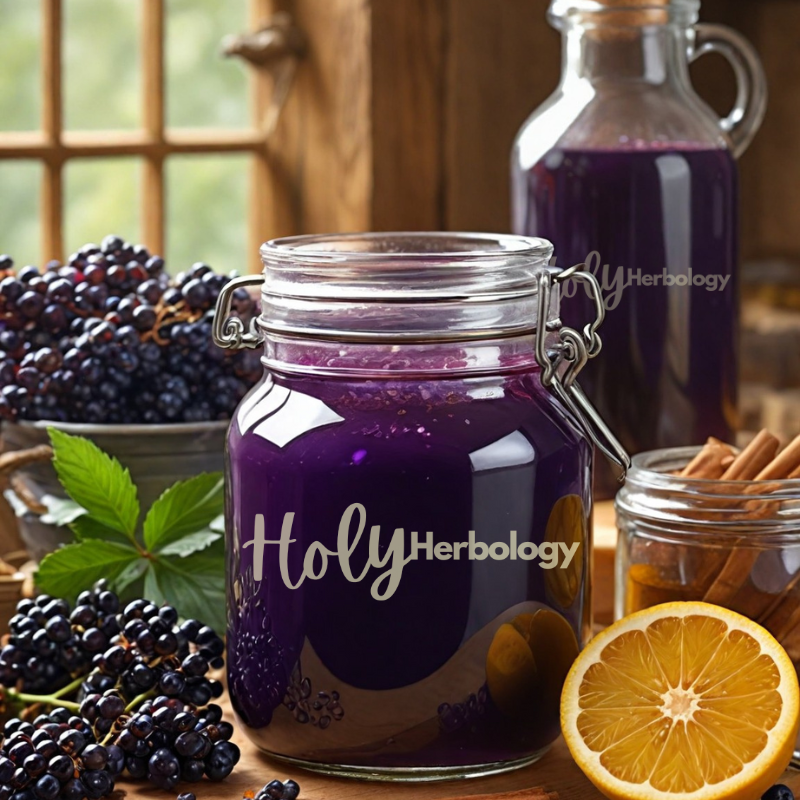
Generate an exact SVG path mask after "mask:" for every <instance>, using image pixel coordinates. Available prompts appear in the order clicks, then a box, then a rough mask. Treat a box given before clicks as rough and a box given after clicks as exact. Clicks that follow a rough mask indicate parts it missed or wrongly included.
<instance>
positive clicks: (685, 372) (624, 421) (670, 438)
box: [512, 0, 766, 497]
mask: <svg viewBox="0 0 800 800" xmlns="http://www.w3.org/2000/svg"><path fill="white" fill-rule="evenodd" d="M699 5H700V4H699V2H696V0H672V2H661V3H658V2H652V3H650V4H647V3H645V4H641V5H635V4H634V3H633V2H630V1H629V2H627V3H626V2H624V0H623V2H622V3H620V2H612V0H600V1H599V2H593V1H592V0H554V2H553V3H552V4H551V6H550V12H549V19H550V22H551V23H552V24H553V25H554V26H555V27H556V28H557V29H559V30H560V31H561V33H562V35H563V72H562V78H561V83H560V85H559V87H558V89H557V90H556V92H555V93H554V94H553V95H552V96H551V97H550V99H549V100H547V101H546V102H545V103H544V105H542V106H541V107H540V108H539V109H538V110H537V111H536V112H535V113H534V114H533V116H532V117H530V119H528V121H527V122H526V123H525V124H524V126H523V127H522V130H521V131H520V133H519V136H518V138H517V141H516V144H515V147H514V153H513V159H512V173H513V207H514V229H515V231H516V232H518V233H525V234H528V235H537V236H543V237H546V238H548V239H550V240H551V241H552V242H553V243H554V244H555V251H556V254H557V256H558V263H559V265H560V266H561V267H567V266H570V265H572V264H575V263H580V262H586V263H587V265H588V267H589V269H590V270H591V271H592V272H593V273H594V274H595V275H596V276H597V277H598V279H600V281H601V284H602V287H603V292H604V297H605V303H606V308H607V312H608V313H607V317H606V323H605V326H604V335H603V339H604V341H605V342H606V344H607V346H608V347H609V349H610V350H612V352H613V355H612V356H611V357H609V358H604V359H599V360H597V361H595V362H593V363H592V364H590V365H588V366H587V368H586V370H585V372H584V375H583V378H582V383H583V384H584V386H585V388H586V392H587V394H588V395H589V397H590V399H591V400H592V402H593V403H594V405H595V406H596V407H597V409H598V410H599V412H600V413H601V415H602V416H603V417H604V418H605V420H606V421H607V422H608V424H609V425H610V427H611V428H612V429H613V430H614V431H615V433H616V434H617V435H618V436H619V437H620V439H621V440H622V443H623V444H624V445H625V447H626V449H627V450H628V451H629V452H633V453H636V452H641V451H644V450H652V449H655V448H659V447H670V446H681V445H690V444H699V443H701V442H702V441H705V439H706V438H707V437H708V436H717V437H719V438H721V439H723V440H725V441H728V440H730V434H731V431H732V430H734V429H735V428H736V421H737V416H736V407H737V337H738V323H737V319H738V281H737V269H736V267H737V258H738V176H737V167H736V164H735V160H734V159H735V158H736V157H738V156H740V155H741V154H742V153H743V152H744V150H745V149H746V148H747V146H748V144H749V143H750V141H751V139H752V138H753V136H754V135H755V133H756V131H757V129H758V127H759V125H760V123H761V121H762V119H763V115H764V111H765V104H766V88H765V79H764V75H763V71H762V68H761V66H760V63H759V61H758V57H757V55H756V54H755V52H754V51H753V49H752V48H751V46H750V45H749V44H748V43H747V42H746V41H745V40H744V39H743V38H742V37H741V36H740V35H739V34H737V33H736V32H734V31H733V30H730V29H729V28H726V27H724V26H720V25H708V24H696V23H697V13H698V9H699ZM712 51H713V52H717V53H720V54H722V55H723V56H725V57H726V58H727V59H728V60H729V61H730V63H731V65H732V66H733V68H734V70H735V73H736V75H737V78H738V81H739V92H738V97H737V101H736V105H735V108H734V109H733V111H732V112H731V113H730V115H729V116H728V117H726V118H725V119H723V120H719V119H718V118H717V117H716V115H715V114H714V113H713V112H712V110H711V109H710V108H709V107H708V106H707V105H706V104H705V103H704V102H703V101H702V100H701V99H700V98H699V97H698V95H697V94H696V93H695V92H694V90H693V88H692V85H691V82H690V77H689V64H690V63H691V62H692V61H693V60H695V59H696V58H697V57H698V56H700V55H702V54H704V53H707V52H712ZM562 305H563V315H564V319H565V321H566V322H567V323H568V324H575V323H577V322H578V321H579V320H581V319H584V318H585V315H586V313H587V311H588V309H589V308H591V300H590V299H589V298H588V297H587V296H586V295H585V293H584V292H582V291H581V290H580V289H577V290H575V288H574V287H573V288H572V289H569V288H567V289H565V293H564V297H563V303H562ZM616 488H618V487H617V484H616V482H615V481H614V479H613V478H612V477H611V475H610V473H609V472H608V471H607V470H606V469H604V466H603V464H598V476H597V482H596V494H597V496H600V497H610V496H613V494H614V492H615V490H616Z"/></svg>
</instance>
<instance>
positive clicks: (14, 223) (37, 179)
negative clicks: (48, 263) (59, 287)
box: [0, 161, 42, 267]
mask: <svg viewBox="0 0 800 800" xmlns="http://www.w3.org/2000/svg"><path fill="white" fill-rule="evenodd" d="M41 186H42V165H41V164H40V163H39V162H38V161H0V252H2V253H7V254H8V255H10V256H11V257H12V258H13V259H14V264H15V265H16V266H17V267H22V266H25V264H39V263H40V262H41V251H40V248H39V241H40V239H41V233H40V230H39V197H40V193H41Z"/></svg>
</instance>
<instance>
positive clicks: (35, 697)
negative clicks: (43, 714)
mask: <svg viewBox="0 0 800 800" xmlns="http://www.w3.org/2000/svg"><path fill="white" fill-rule="evenodd" d="M6 694H7V696H8V697H10V698H11V699H12V700H18V701H19V702H21V703H25V704H26V705H33V704H35V703H41V704H43V705H46V706H60V707H61V708H66V709H68V710H69V711H74V712H75V713H76V714H77V713H78V711H80V708H81V706H80V703H73V702H72V701H71V700H64V699H63V698H61V697H59V696H58V694H57V693H56V694H27V693H26V692H16V691H14V690H13V689H6Z"/></svg>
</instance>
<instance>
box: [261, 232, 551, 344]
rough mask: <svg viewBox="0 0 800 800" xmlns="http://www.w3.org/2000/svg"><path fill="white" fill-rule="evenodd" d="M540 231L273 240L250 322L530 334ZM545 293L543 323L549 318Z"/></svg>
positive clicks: (382, 333) (430, 335) (401, 334)
mask: <svg viewBox="0 0 800 800" xmlns="http://www.w3.org/2000/svg"><path fill="white" fill-rule="evenodd" d="M552 256H553V245H552V244H550V242H548V241H546V240H544V239H534V238H527V237H521V236H505V235H492V234H477V233H364V234H359V233H353V234H339V235H324V236H296V237H290V238H284V239H275V240H273V241H270V242H267V243H266V244H264V245H263V247H262V248H261V257H262V260H263V263H264V272H263V279H262V280H263V283H262V287H261V303H262V313H261V318H260V321H259V325H260V327H261V328H262V329H263V330H265V331H267V333H268V334H273V335H289V336H291V335H295V336H301V337H316V338H328V339H335V340H341V341H380V342H386V341H392V340H396V341H415V340H424V341H469V340H476V339H487V338H498V337H500V338H505V337H510V336H519V335H526V334H530V333H532V332H534V331H535V330H536V326H537V319H538V298H539V275H540V274H541V273H542V271H550V272H553V273H555V272H557V271H558V270H557V268H556V267H554V266H551V264H550V261H551V258H552ZM558 314H559V303H558V298H557V292H556V297H555V298H553V300H551V303H550V308H549V314H548V323H552V324H553V325H555V324H556V323H557V321H558Z"/></svg>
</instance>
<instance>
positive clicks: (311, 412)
mask: <svg viewBox="0 0 800 800" xmlns="http://www.w3.org/2000/svg"><path fill="white" fill-rule="evenodd" d="M280 388H282V387H278V389H280ZM335 422H344V417H340V416H339V415H338V414H337V413H336V412H335V411H333V410H332V409H330V408H328V406H326V405H325V403H323V402H322V401H321V400H318V399H317V398H316V397H311V396H310V395H307V394H302V393H301V392H289V396H288V398H287V399H286V402H285V403H284V404H283V405H282V406H281V407H280V409H279V410H278V411H277V412H276V413H275V414H272V416H269V417H267V418H266V419H265V420H264V421H263V422H262V423H261V424H260V425H258V426H257V427H256V428H255V429H254V430H253V433H254V434H255V435H256V436H260V437H261V438H262V439H266V440H267V441H268V442H272V444H275V445H277V446H278V447H286V445H287V444H289V442H291V441H294V440H295V439H297V438H298V437H300V436H302V435H303V434H304V433H308V432H309V431H313V430H316V429H317V428H322V427H324V426H326V425H332V424H334V423H335Z"/></svg>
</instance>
